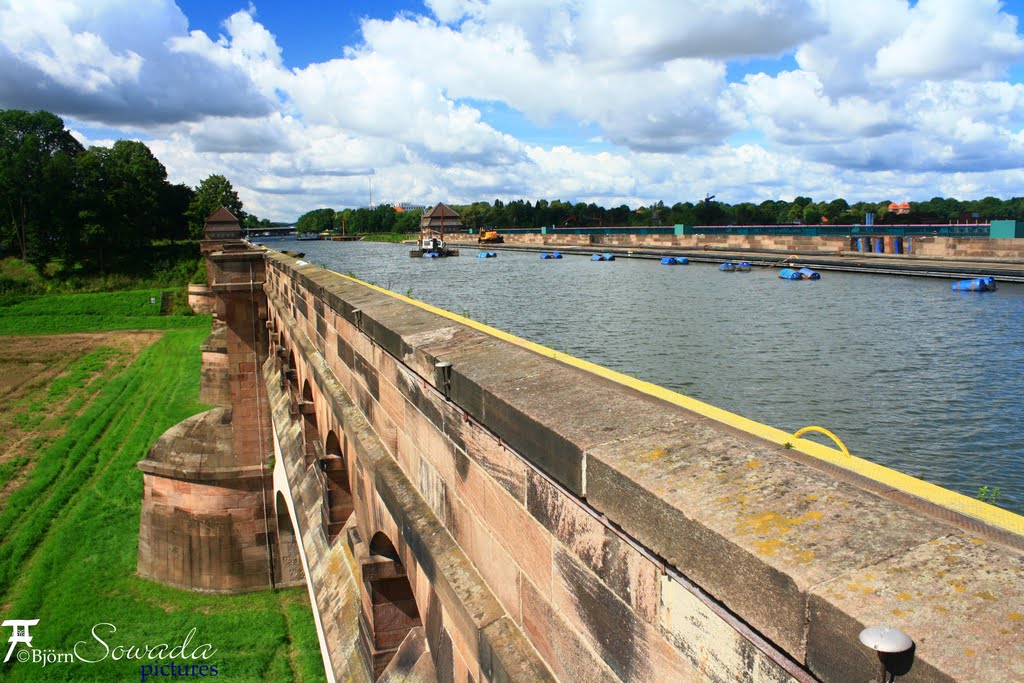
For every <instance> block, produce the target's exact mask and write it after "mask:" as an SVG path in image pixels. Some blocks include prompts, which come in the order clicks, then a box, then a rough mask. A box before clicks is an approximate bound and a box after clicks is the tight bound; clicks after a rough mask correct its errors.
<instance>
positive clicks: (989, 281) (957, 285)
mask: <svg viewBox="0 0 1024 683" xmlns="http://www.w3.org/2000/svg"><path fill="white" fill-rule="evenodd" d="M953 291H954V292H994V291H996V279H995V278H994V277H992V276H991V275H989V276H987V277H976V278H972V279H970V280H960V281H959V282H954V283H953Z"/></svg>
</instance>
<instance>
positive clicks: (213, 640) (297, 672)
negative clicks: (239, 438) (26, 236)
mask: <svg viewBox="0 0 1024 683" xmlns="http://www.w3.org/2000/svg"><path fill="white" fill-rule="evenodd" d="M131 294H132V296H131V297H125V296H124V293H122V294H119V295H117V296H118V297H121V298H117V299H105V298H88V297H105V295H74V297H73V298H75V299H79V300H78V301H77V302H73V301H65V300H64V299H65V297H37V298H34V299H32V300H22V301H15V302H6V303H8V304H9V305H3V304H0V328H5V327H4V326H5V325H7V324H9V322H10V321H11V320H13V319H15V318H25V319H28V320H35V319H36V318H37V316H38V315H39V311H40V310H43V309H47V306H48V304H49V303H54V302H52V301H50V302H48V301H45V300H52V299H59V300H60V301H59V302H56V303H59V304H60V308H59V309H47V310H60V311H61V312H62V313H63V315H50V316H48V317H49V318H50V320H49V321H48V322H47V321H37V322H35V323H33V325H34V327H33V329H41V328H42V329H47V325H48V324H49V325H50V327H52V328H56V329H60V330H61V331H67V330H71V329H75V330H76V331H77V328H76V327H75V326H76V325H77V324H78V322H77V321H75V320H74V319H75V318H78V317H88V316H91V315H95V316H97V317H98V318H99V319H101V320H105V319H107V318H111V319H118V320H132V321H137V320H142V319H146V320H160V319H161V318H162V319H165V320H172V319H175V318H177V319H178V320H179V321H181V322H185V323H187V324H188V325H186V329H171V330H168V331H167V332H166V333H164V334H163V336H162V337H161V338H160V339H159V340H158V341H157V342H156V343H154V344H152V345H151V346H149V347H147V348H145V350H143V351H142V353H141V354H140V355H139V356H138V357H137V358H134V360H133V359H132V358H131V354H130V353H129V352H128V351H126V350H124V349H114V348H111V347H99V348H95V349H93V350H91V351H90V352H88V353H85V354H83V355H82V356H81V357H79V358H78V359H77V360H75V361H74V362H72V363H70V364H69V365H68V366H67V368H66V369H64V371H63V372H62V374H61V375H60V376H59V377H57V378H55V379H54V380H53V381H50V382H49V383H48V384H46V385H45V386H42V387H38V388H36V389H35V390H34V391H33V392H32V393H30V394H29V395H27V396H25V397H24V398H21V399H19V401H18V402H17V403H16V405H15V408H13V410H16V411H17V415H15V416H14V417H15V418H17V419H15V420H14V424H16V425H22V427H18V428H24V429H26V430H31V429H34V428H41V427H42V426H43V425H45V424H46V423H47V422H50V423H51V426H52V422H53V421H63V425H62V426H64V427H66V428H65V429H63V430H62V431H63V435H61V436H59V437H58V438H55V439H42V438H41V439H36V440H34V441H32V440H28V441H25V442H24V443H27V444H30V445H28V446H24V448H25V452H23V453H22V452H19V453H18V456H19V457H18V458H13V459H10V460H9V461H8V462H6V463H3V464H2V465H4V466H7V470H4V468H3V466H0V475H2V474H3V473H4V472H5V471H7V477H8V479H10V477H11V471H12V470H13V471H14V472H17V473H19V477H20V478H19V480H18V481H16V482H15V485H12V486H14V488H13V490H10V491H8V492H7V495H6V499H5V500H3V501H2V502H0V614H2V615H3V616H2V618H3V619H39V620H40V621H39V624H38V625H37V626H35V627H33V628H32V630H31V635H32V637H33V647H35V648H40V649H47V648H52V649H53V650H55V651H56V652H69V651H71V650H72V649H73V648H74V646H75V643H76V642H78V641H86V642H85V644H83V646H82V648H81V651H82V652H83V653H86V654H88V655H89V656H90V658H95V657H96V656H98V655H102V654H103V649H102V647H100V646H99V645H98V644H97V643H96V642H95V641H93V640H92V636H91V633H90V632H91V629H93V627H94V625H96V624H100V623H109V624H114V625H115V626H116V629H117V630H116V632H114V633H110V632H109V629H108V627H101V628H102V629H107V630H104V631H102V634H101V635H102V636H103V638H104V640H105V641H106V642H107V643H108V644H109V645H110V646H111V648H112V650H111V654H110V655H109V656H108V657H107V658H106V659H105V660H104V661H102V662H99V663H95V664H87V663H82V662H74V663H55V664H51V665H50V666H47V667H45V668H40V666H39V665H38V664H32V663H31V662H29V663H22V662H16V661H15V658H14V657H12V659H11V662H9V663H7V664H0V678H2V679H3V680H5V681H51V680H52V681H111V680H123V681H138V680H140V679H141V677H140V672H141V666H142V664H144V663H151V662H141V661H138V660H137V659H132V658H130V657H128V656H127V655H125V654H124V652H121V655H122V656H121V658H120V659H117V660H115V659H114V656H115V655H116V654H118V651H117V650H116V649H114V648H115V646H122V647H128V646H134V647H139V646H144V645H157V644H159V643H168V644H169V645H172V646H173V645H175V644H179V643H180V642H181V641H182V640H183V639H184V638H185V636H186V635H187V634H188V633H189V631H190V630H191V629H193V628H195V629H196V632H195V635H194V637H193V639H192V644H191V647H195V646H196V645H198V644H200V643H209V644H210V645H211V646H212V647H213V648H215V649H216V650H217V652H216V654H214V655H213V657H211V658H210V659H209V660H207V662H206V663H208V664H216V665H217V668H218V675H217V677H216V678H217V680H226V681H314V680H322V679H323V668H322V665H321V662H320V653H319V649H318V645H317V639H316V632H315V629H314V624H313V618H312V613H311V611H310V607H309V604H308V598H307V595H306V592H305V590H304V589H293V590H287V591H278V592H273V591H263V592H259V593H251V594H248V595H243V596H227V597H226V596H212V595H202V594H195V593H189V592H186V591H181V590H176V589H172V588H167V587H164V586H160V585H158V584H155V583H153V582H150V581H146V580H143V579H140V578H138V577H137V576H136V575H135V566H136V554H137V551H138V550H137V549H138V533H139V511H140V503H141V498H142V474H141V473H140V472H139V471H138V470H137V469H136V468H135V463H136V462H137V461H139V460H141V459H142V458H143V457H144V456H145V454H146V452H147V451H148V449H149V448H150V446H152V444H153V443H154V442H155V441H156V439H157V438H158V437H159V436H160V434H162V433H163V432H164V431H165V430H166V429H168V428H169V427H171V426H173V425H174V424H176V423H177V422H179V421H181V420H182V419H184V418H186V417H188V416H190V415H193V414H195V413H196V412H199V411H201V410H203V409H204V408H205V406H202V405H201V404H199V403H198V402H197V396H198V389H199V370H200V352H199V349H198V347H199V344H200V343H201V342H202V341H203V339H204V337H205V336H206V334H207V333H208V332H209V318H208V317H201V316H191V317H184V316H162V317H161V316H156V315H152V314H147V312H146V311H147V309H146V308H145V306H146V305H148V299H146V298H145V297H141V296H135V295H137V294H139V293H131ZM80 297H86V298H80ZM41 299H42V300H44V301H41ZM108 304H109V305H108ZM69 319H71V320H72V322H69ZM200 323H201V326H200V325H199V324H200ZM193 325H194V326H195V327H194V328H193V329H187V327H188V326H193ZM30 326H31V325H30ZM143 327H144V326H143ZM6 329H9V328H6ZM101 371H102V372H101ZM7 409H8V410H11V409H12V408H11V407H8V408H7ZM23 416H24V419H22V418H23ZM6 483H7V480H4V481H3V482H0V487H2V486H3V485H4V484H6ZM8 488H11V487H8ZM9 636H10V632H9V629H5V630H4V632H3V636H2V637H0V643H3V644H4V645H6V639H7V638H8V637H9ZM19 648H23V646H19ZM4 654H6V650H5V652H4ZM0 659H2V657H0ZM150 680H163V679H150ZM191 680H196V679H191Z"/></svg>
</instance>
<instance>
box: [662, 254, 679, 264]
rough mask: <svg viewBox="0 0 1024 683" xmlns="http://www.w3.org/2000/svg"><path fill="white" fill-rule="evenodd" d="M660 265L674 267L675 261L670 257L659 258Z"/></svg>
mask: <svg viewBox="0 0 1024 683" xmlns="http://www.w3.org/2000/svg"><path fill="white" fill-rule="evenodd" d="M661 265H663V266H674V265H676V260H675V258H673V257H671V256H663V257H662V258H661Z"/></svg>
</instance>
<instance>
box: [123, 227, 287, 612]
mask: <svg viewBox="0 0 1024 683" xmlns="http://www.w3.org/2000/svg"><path fill="white" fill-rule="evenodd" d="M205 237H206V239H205V240H204V241H203V242H202V245H201V248H202V252H203V255H204V256H205V257H206V272H207V288H208V290H209V292H211V293H212V296H213V299H214V305H213V308H214V315H215V321H214V331H213V332H212V333H211V334H210V336H209V337H208V338H207V340H206V341H205V342H204V344H203V371H202V372H203V374H202V389H201V395H202V397H203V398H204V399H205V400H207V401H209V402H210V403H213V404H215V405H218V406H220V407H218V408H215V409H213V410H211V411H207V412H206V413H201V414H199V415H195V416H193V417H191V418H189V419H187V420H185V421H183V422H182V423H180V424H178V425H176V426H175V427H172V428H171V429H170V430H168V431H167V432H166V433H165V434H164V435H163V436H161V437H160V439H159V440H158V441H157V443H156V444H155V445H154V446H153V448H152V449H151V450H150V452H149V454H148V455H147V456H146V459H145V460H143V461H142V462H140V463H139V465H138V467H139V469H140V470H142V472H143V501H142V513H141V521H140V529H139V561H138V571H139V574H140V575H141V576H144V577H146V578H151V579H153V580H156V581H160V582H162V583H167V584H171V585H175V586H180V587H183V588H189V589H192V590H201V591H214V592H243V591H248V590H255V589H258V588H263V587H267V586H269V585H272V584H273V583H274V582H275V576H274V574H275V572H274V567H273V564H274V563H273V562H272V560H271V552H272V544H273V543H274V539H275V538H276V537H277V534H275V533H273V532H272V530H271V528H272V527H271V524H272V522H271V519H270V518H271V516H272V515H273V506H272V505H271V504H270V501H271V500H272V498H271V495H270V494H269V493H270V491H271V490H272V489H271V477H270V473H269V470H267V468H266V461H267V459H268V458H269V457H270V456H271V455H272V454H273V448H272V445H271V441H270V429H271V427H270V414H269V407H268V403H267V397H266V392H265V391H261V387H262V386H263V376H262V361H263V360H264V359H265V357H266V349H267V344H268V339H267V334H268V333H267V329H266V324H265V322H264V321H265V320H266V318H267V303H266V297H265V295H264V293H263V279H264V272H265V268H264V260H263V252H262V250H259V249H253V248H252V247H250V246H249V245H247V244H246V243H245V242H243V241H242V239H241V228H240V226H239V224H238V221H237V220H236V219H235V217H234V216H232V215H231V213H230V212H228V211H227V210H226V209H224V208H223V207H222V208H220V209H218V210H217V211H216V212H215V213H214V214H213V215H211V216H210V217H209V218H208V219H207V223H206V229H205ZM275 526H276V525H275ZM277 564H278V565H279V567H280V566H281V563H280V562H278V563H277ZM281 569H282V571H283V570H284V568H283V567H281Z"/></svg>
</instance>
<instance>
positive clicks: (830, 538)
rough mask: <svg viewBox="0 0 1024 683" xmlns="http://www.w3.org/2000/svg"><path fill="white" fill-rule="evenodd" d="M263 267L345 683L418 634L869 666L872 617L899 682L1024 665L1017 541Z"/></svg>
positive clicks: (469, 658)
mask: <svg viewBox="0 0 1024 683" xmlns="http://www.w3.org/2000/svg"><path fill="white" fill-rule="evenodd" d="M266 273H267V276H266V282H265V285H264V290H265V292H266V297H267V306H268V317H269V319H268V322H267V326H268V327H269V328H270V333H269V337H270V345H271V349H270V351H271V358H270V359H269V360H268V361H267V365H266V366H265V371H266V372H265V376H266V378H267V379H266V382H267V385H268V394H269V400H270V403H271V406H272V409H273V415H274V419H273V422H274V441H275V448H276V452H277V457H278V462H277V464H276V468H277V469H276V471H275V485H276V487H277V488H278V491H279V494H278V496H277V500H278V507H279V508H280V507H281V505H285V506H286V507H288V511H289V512H288V514H287V515H283V514H282V511H281V510H280V509H278V519H279V520H281V519H284V520H285V521H287V519H288V517H289V516H290V517H291V519H292V520H294V524H295V530H296V532H297V533H296V534H295V535H296V537H297V538H298V539H299V541H300V545H301V555H302V559H303V562H302V564H303V566H304V567H305V570H306V573H307V575H308V578H309V582H310V585H311V589H312V593H313V597H314V601H315V604H316V609H317V612H318V621H319V623H320V624H321V626H322V636H323V643H324V645H325V647H326V650H327V652H328V656H327V658H326V661H329V664H330V671H331V673H332V674H333V676H334V678H335V679H336V680H349V679H351V680H356V681H361V680H369V679H370V678H371V677H372V676H373V675H375V674H376V671H374V674H371V670H373V669H374V666H375V665H377V664H379V662H378V661H377V660H376V659H375V657H377V656H378V655H377V654H374V653H383V654H380V657H382V658H384V656H385V654H387V653H386V651H387V650H388V648H391V649H392V650H393V649H394V647H396V646H397V642H390V640H389V639H391V640H396V641H397V640H398V635H395V634H399V635H401V634H402V633H406V632H408V633H412V634H415V633H420V632H422V634H423V635H424V637H425V641H426V647H428V648H429V653H428V654H429V660H430V661H429V662H428V663H429V664H430V665H431V667H430V668H431V669H432V672H433V674H434V675H436V676H437V678H438V680H445V681H447V680H458V681H464V680H473V681H482V680H529V681H533V680H551V679H558V680H564V681H601V680H607V681H613V680H624V681H648V680H656V681H686V680H713V681H726V680H757V681H783V680H790V679H791V676H792V677H796V678H797V679H803V680H807V679H812V678H814V677H818V678H821V679H823V680H829V681H866V680H869V679H870V678H871V677H872V676H874V675H877V671H878V663H877V660H876V659H875V656H874V652H872V651H869V650H866V649H865V648H864V647H863V646H862V645H861V644H860V643H859V642H858V638H857V636H858V633H859V632H860V630H861V629H862V628H864V627H866V626H870V625H875V624H892V625H895V626H899V627H900V628H902V629H903V630H905V631H906V632H908V633H909V634H910V636H911V637H912V638H914V640H915V642H916V652H915V656H914V659H913V662H912V667H911V668H910V670H909V673H908V674H907V675H906V677H905V679H901V680H907V681H936V680H964V681H967V680H1012V679H1021V678H1024V652H1022V648H1021V645H1020V643H1021V639H1022V636H1024V621H1022V620H1024V616H1022V613H1024V608H1021V605H1022V589H1024V581H1022V577H1024V562H1022V556H1021V552H1020V551H1019V550H1018V549H1016V548H1015V547H1013V546H1014V544H1013V543H1010V545H1006V544H1002V543H1000V542H996V541H995V540H993V538H992V537H989V536H986V535H985V533H983V532H984V530H983V529H980V528H979V526H978V525H976V524H972V523H969V522H965V521H964V520H962V519H959V518H954V517H952V516H949V515H947V516H946V517H947V518H948V519H947V521H944V520H943V519H939V518H938V517H936V516H934V515H931V514H926V513H924V512H921V511H919V510H918V509H916V507H909V506H907V505H906V504H904V503H903V502H901V501H900V500H898V499H901V498H902V499H905V498H906V496H901V495H900V494H898V493H897V492H893V491H891V490H887V489H886V488H885V487H882V486H879V485H878V484H877V483H871V482H868V481H867V480H862V479H860V478H858V477H856V476H854V475H852V474H844V473H842V472H839V471H837V470H836V468H834V467H831V466H826V465H824V464H822V463H821V462H819V461H817V460H815V459H814V458H811V457H808V456H805V455H802V454H800V453H798V452H796V451H794V450H791V449H787V448H784V447H783V445H780V444H778V443H773V442H771V441H769V440H765V439H762V438H758V437H756V436H753V435H751V434H749V433H747V432H744V431H740V430H738V429H735V428H733V427H730V426H727V425H724V424H721V423H718V422H714V421H712V420H709V419H708V418H706V417H702V416H700V415H697V414H695V413H692V412H689V411H687V410H685V409H684V408H682V407H680V406H678V405H675V404H672V403H670V402H667V401H664V400H661V399H659V398H655V397H653V396H651V395H648V394H644V393H641V392H639V391H635V390H633V389H630V388H626V387H624V386H621V385H620V384H617V383H615V382H612V381H610V380H608V379H605V378H603V377H599V376H596V375H594V374H592V373H589V372H586V371H584V370H582V369H579V368H576V367H570V366H569V365H566V364H563V363H561V362H558V361H556V360H553V359H551V358H548V357H545V356H544V355H542V354H540V353H536V352H534V351H532V350H528V349H525V348H523V347H522V346H520V345H517V344H514V343H511V342H509V341H506V340H502V339H498V338H495V337H494V336H492V335H489V334H486V333H485V332H483V331H481V330H479V329H476V328H474V327H471V326H467V325H464V324H461V323H460V322H459V321H457V320H453V319H451V318H450V317H444V316H442V315H439V314H437V313H434V312H431V311H428V310H424V309H423V308H421V307H418V306H415V305H413V304H412V303H408V302H406V301H402V300H400V298H399V297H396V296H392V295H388V294H386V293H382V292H380V291H378V290H376V289H374V288H371V287H368V286H366V285H363V284H361V283H358V282H356V281H353V280H351V279H349V278H345V277H342V276H340V275H337V274H333V273H330V272H328V271H324V270H322V269H319V268H316V267H314V266H309V265H298V264H297V262H296V261H295V260H294V259H291V258H288V257H285V256H281V255H277V254H274V253H268V255H267V268H266ZM332 458H333V459H332ZM342 472H343V474H342ZM325 490H326V491H328V493H327V494H326V495H325V493H324V492H325ZM348 501H350V502H348ZM351 510H354V511H353V512H352V513H351V515H350V516H349V511H351ZM339 511H341V512H339ZM949 520H951V521H949ZM965 529H970V530H965ZM283 532H284V533H283V537H288V535H289V533H290V530H287V529H285V530H283ZM279 535H280V534H279ZM1003 540H1004V541H1005V539H1003ZM1011 540H1012V539H1011ZM281 546H282V547H281V550H280V553H279V554H280V555H281V556H282V557H279V558H278V559H279V564H283V565H284V566H282V567H281V568H280V570H279V571H280V572H281V573H282V574H284V573H286V571H285V566H287V565H289V564H290V565H292V566H294V564H295V563H294V561H292V560H293V558H292V560H290V559H289V558H288V557H287V555H288V553H289V552H291V551H290V550H289V549H288V547H287V546H286V544H285V543H283V542H282V543H281ZM389 548H393V550H394V554H393V555H392V554H390V552H389V550H388V549H389ZM282 559H283V560H284V562H283V563H281V560H282ZM403 581H406V582H407V584H405V583H402V582H403ZM405 585H408V588H409V593H408V594H407V593H404V592H402V591H403V590H404V589H402V588H401V587H402V586H405ZM978 615H985V617H984V618H981V619H979V618H978ZM369 622H373V623H369ZM397 622H402V624H404V626H402V629H404V630H402V629H399V628H398V627H397V626H395V627H394V628H391V626H393V625H394V624H395V623H397ZM420 629H421V630H420ZM411 638H412V636H410V637H409V639H411ZM409 639H407V640H409ZM385 641H388V642H385ZM402 647H405V645H403V646H402ZM388 656H390V655H388ZM397 659H398V658H397V657H396V661H397ZM380 661H384V660H383V659H381V660H380ZM418 661H420V662H423V661H425V660H424V659H423V657H421V658H420V660H418Z"/></svg>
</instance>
